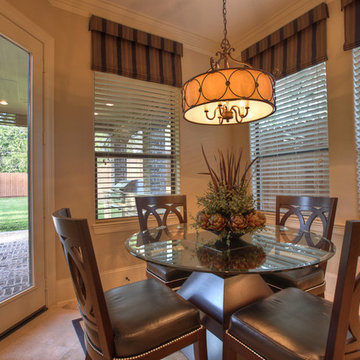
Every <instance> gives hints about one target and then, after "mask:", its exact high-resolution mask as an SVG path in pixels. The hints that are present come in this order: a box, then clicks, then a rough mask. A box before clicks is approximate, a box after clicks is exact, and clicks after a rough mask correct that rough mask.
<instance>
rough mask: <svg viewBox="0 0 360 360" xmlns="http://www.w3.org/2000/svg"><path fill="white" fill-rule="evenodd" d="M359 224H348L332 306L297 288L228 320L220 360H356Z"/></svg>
mask: <svg viewBox="0 0 360 360" xmlns="http://www.w3.org/2000/svg"><path fill="white" fill-rule="evenodd" d="M359 257H360V221H347V222H346V227H345V235H344V241H343V245H342V251H341V259H340V265H339V272H338V278H337V283H336V289H335V296H334V302H333V304H332V303H331V302H329V301H327V300H325V299H323V298H321V297H318V296H314V295H312V294H309V293H307V292H305V291H302V290H300V289H297V288H288V289H285V290H281V291H279V292H277V293H274V294H273V295H271V296H269V297H268V298H265V299H262V300H259V301H257V302H254V303H252V304H250V305H248V306H246V307H244V308H243V309H240V310H238V311H237V312H235V313H234V314H233V315H232V316H231V320H230V326H229V329H228V330H227V331H226V332H225V334H224V359H225V360H235V359H236V354H239V355H241V356H242V357H241V358H242V359H252V360H253V359H267V360H290V359H291V360H296V359H313V360H320V359H321V360H342V359H360V336H359V335H360V323H359V305H360V276H359V275H360V274H358V275H357V276H356V273H357V262H358V259H359Z"/></svg>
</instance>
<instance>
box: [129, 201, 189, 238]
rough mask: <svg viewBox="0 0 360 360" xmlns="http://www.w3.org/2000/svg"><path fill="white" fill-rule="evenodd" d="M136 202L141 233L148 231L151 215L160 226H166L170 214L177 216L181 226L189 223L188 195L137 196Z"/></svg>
mask: <svg viewBox="0 0 360 360" xmlns="http://www.w3.org/2000/svg"><path fill="white" fill-rule="evenodd" d="M135 201H136V208H137V211H138V217H139V224H140V230H141V231H145V230H147V229H148V220H149V217H150V216H151V215H152V216H154V218H155V219H156V221H157V224H158V226H162V225H165V226H166V225H167V221H168V217H169V215H170V214H174V215H176V217H177V218H178V221H179V223H180V224H182V223H187V207H186V195H159V196H137V197H136V198H135ZM159 210H160V211H159Z"/></svg>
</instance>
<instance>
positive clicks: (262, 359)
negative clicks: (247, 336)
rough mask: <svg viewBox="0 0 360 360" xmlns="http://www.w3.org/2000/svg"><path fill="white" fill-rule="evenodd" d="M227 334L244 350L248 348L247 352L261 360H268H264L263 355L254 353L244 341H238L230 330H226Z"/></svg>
mask: <svg viewBox="0 0 360 360" xmlns="http://www.w3.org/2000/svg"><path fill="white" fill-rule="evenodd" d="M226 334H227V335H229V336H230V337H231V338H232V339H233V340H235V341H237V342H238V343H239V344H241V345H242V346H243V347H244V348H246V349H247V350H249V351H250V352H252V353H253V354H254V355H255V356H257V357H258V358H259V359H261V360H266V359H265V358H263V357H262V356H261V355H259V354H258V353H257V352H256V351H254V350H253V349H251V348H250V347H248V346H247V345H246V344H244V343H243V342H242V341H240V340H239V339H237V338H236V337H234V336H232V335H231V334H230V333H229V331H228V330H226Z"/></svg>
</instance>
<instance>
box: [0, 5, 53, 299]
mask: <svg viewBox="0 0 360 360" xmlns="http://www.w3.org/2000/svg"><path fill="white" fill-rule="evenodd" d="M0 6H1V7H0V9H1V10H0V12H1V14H2V15H3V16H4V17H5V18H7V19H8V20H9V21H11V22H12V23H13V24H14V25H16V26H17V27H19V28H21V29H23V30H24V31H26V32H27V33H29V34H30V35H31V36H32V37H34V38H35V39H37V40H38V41H39V42H40V43H41V44H42V48H43V95H42V97H43V99H42V103H43V134H42V138H43V147H42V149H43V184H44V201H43V209H44V210H43V214H44V219H43V226H44V228H43V234H44V247H45V249H44V255H45V259H44V264H45V269H44V275H45V304H46V306H50V305H54V304H56V242H55V232H54V227H53V224H52V219H51V213H52V212H53V211H54V210H55V181H54V175H55V165H54V63H55V61H54V60H55V52H54V38H53V37H52V36H50V34H48V33H47V32H45V31H44V30H43V29H41V28H40V27H39V26H38V25H36V24H35V23H34V22H32V21H31V20H30V19H28V18H27V17H26V16H25V15H24V14H22V13H21V12H20V11H18V10H17V9H16V8H15V7H13V6H12V5H10V3H8V2H7V1H6V0H0Z"/></svg>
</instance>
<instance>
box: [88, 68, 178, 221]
mask: <svg viewBox="0 0 360 360" xmlns="http://www.w3.org/2000/svg"><path fill="white" fill-rule="evenodd" d="M179 111H180V92H179V89H178V88H175V87H171V86H167V85H161V84H156V83H152V82H146V81H141V80H136V79H131V78H127V77H122V76H117V75H112V74H106V73H100V72H95V110H94V118H95V158H96V159H95V162H96V164H95V166H96V217H97V219H103V218H117V217H126V216H135V215H137V212H136V206H135V198H134V197H135V196H136V195H144V194H153V195H157V194H174V193H178V192H179V187H180V171H179Z"/></svg>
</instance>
